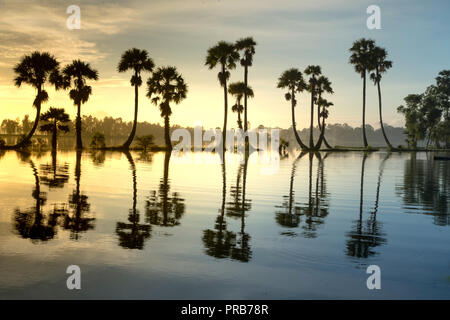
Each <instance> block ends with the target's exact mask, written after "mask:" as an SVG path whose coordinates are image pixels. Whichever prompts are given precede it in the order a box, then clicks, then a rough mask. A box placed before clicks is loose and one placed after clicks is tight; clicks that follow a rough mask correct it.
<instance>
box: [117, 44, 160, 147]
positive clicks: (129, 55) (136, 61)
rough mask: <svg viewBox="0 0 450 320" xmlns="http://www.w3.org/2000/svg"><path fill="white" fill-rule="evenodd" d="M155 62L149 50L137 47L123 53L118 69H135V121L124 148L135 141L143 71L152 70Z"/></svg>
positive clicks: (122, 70)
mask: <svg viewBox="0 0 450 320" xmlns="http://www.w3.org/2000/svg"><path fill="white" fill-rule="evenodd" d="M154 66H155V64H154V63H153V60H152V59H151V58H150V57H149V56H148V52H147V50H140V49H136V48H132V49H129V50H127V51H125V52H124V53H123V54H122V57H121V59H120V62H119V65H118V66H117V70H118V71H119V72H125V71H127V70H133V75H132V76H131V80H130V83H131V85H132V86H134V122H133V128H132V129H131V133H130V135H129V136H128V139H127V141H125V143H124V144H123V148H125V149H128V148H129V147H130V145H131V143H132V142H133V139H134V136H135V134H136V127H137V115H138V88H139V87H140V86H141V85H142V78H141V72H142V71H148V72H152V70H153V67H154Z"/></svg>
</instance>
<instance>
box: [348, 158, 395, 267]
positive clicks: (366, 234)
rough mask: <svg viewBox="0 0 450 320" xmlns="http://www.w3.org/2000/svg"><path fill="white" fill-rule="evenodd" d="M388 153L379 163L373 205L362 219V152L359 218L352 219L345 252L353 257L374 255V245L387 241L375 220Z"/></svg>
mask: <svg viewBox="0 0 450 320" xmlns="http://www.w3.org/2000/svg"><path fill="white" fill-rule="evenodd" d="M389 157H390V153H388V154H387V155H386V156H385V158H384V159H383V161H382V162H381V164H380V168H379V173H378V181H377V190H376V196H375V206H374V209H373V211H372V212H371V213H370V215H369V217H368V219H366V220H365V221H363V211H364V174H365V164H366V160H367V153H364V155H363V159H362V164H361V184H360V201H359V219H358V220H356V221H354V223H353V227H352V230H351V231H350V232H348V233H347V242H346V254H347V255H348V256H349V257H354V258H368V257H370V256H373V255H376V254H377V252H376V251H375V250H374V248H375V247H378V246H380V245H384V244H385V243H386V242H387V241H386V238H385V234H384V233H383V231H382V225H381V223H380V222H378V221H377V213H378V207H379V197H380V187H381V180H382V176H383V171H384V166H385V162H386V161H387V160H388V159H389Z"/></svg>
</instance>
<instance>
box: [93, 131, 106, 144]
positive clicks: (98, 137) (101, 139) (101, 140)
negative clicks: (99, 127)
mask: <svg viewBox="0 0 450 320" xmlns="http://www.w3.org/2000/svg"><path fill="white" fill-rule="evenodd" d="M105 140H106V139H105V135H104V134H103V133H101V132H98V131H97V132H95V133H94V135H93V136H92V138H91V144H90V147H91V148H104V147H105V146H106V143H105Z"/></svg>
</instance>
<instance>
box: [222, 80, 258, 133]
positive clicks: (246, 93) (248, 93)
mask: <svg viewBox="0 0 450 320" xmlns="http://www.w3.org/2000/svg"><path fill="white" fill-rule="evenodd" d="M228 93H229V94H231V95H232V96H234V97H236V104H234V105H233V106H232V107H231V111H233V112H237V114H238V122H237V123H238V126H239V129H241V130H246V126H245V124H244V128H242V120H241V113H242V112H243V111H244V110H245V105H244V106H243V105H242V104H241V100H242V98H243V97H249V98H253V97H254V93H253V90H252V88H251V87H249V86H247V85H246V84H245V83H244V82H233V83H230V86H229V87H228ZM244 115H245V111H244ZM244 121H245V116H244Z"/></svg>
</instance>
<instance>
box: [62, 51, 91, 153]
mask: <svg viewBox="0 0 450 320" xmlns="http://www.w3.org/2000/svg"><path fill="white" fill-rule="evenodd" d="M62 73H63V77H64V87H65V88H72V89H71V90H70V92H69V96H70V99H72V100H73V103H74V105H75V106H76V107H77V119H76V124H75V128H76V131H77V149H78V150H80V149H83V142H82V141H81V105H82V104H83V103H86V102H87V101H88V100H89V96H90V95H91V94H92V87H91V86H88V85H87V84H86V80H98V71H97V70H95V69H93V68H92V67H91V65H90V64H89V63H86V62H83V61H81V60H73V61H72V63H71V64H69V65H67V66H65V67H64V69H63V71H62Z"/></svg>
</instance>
